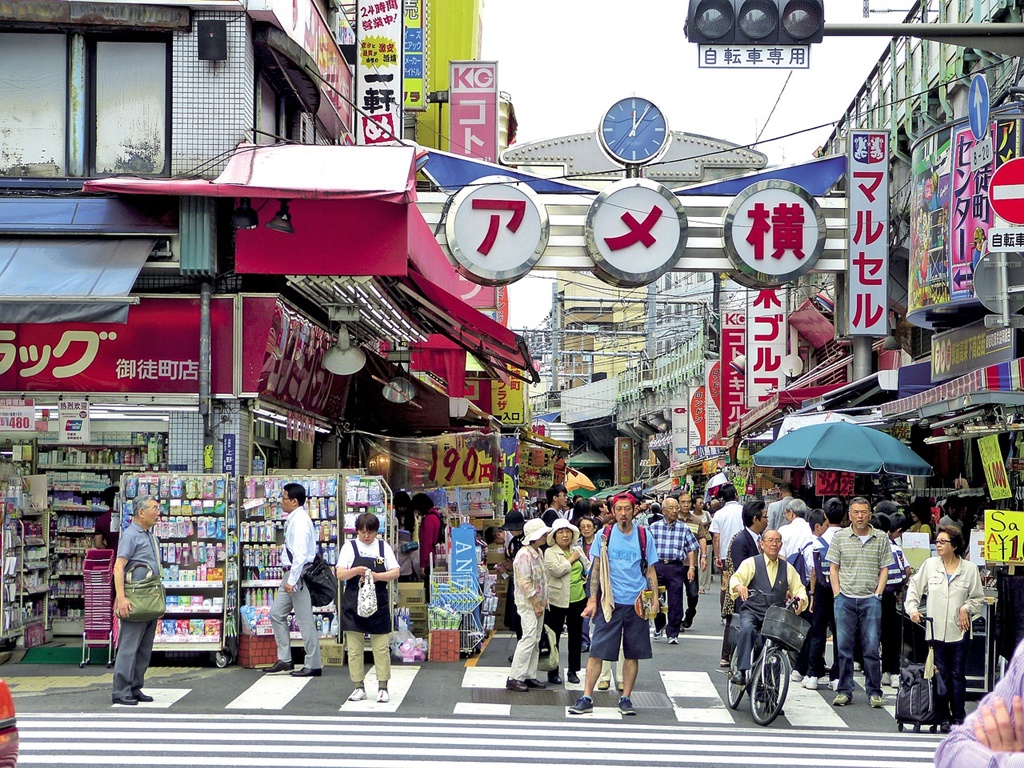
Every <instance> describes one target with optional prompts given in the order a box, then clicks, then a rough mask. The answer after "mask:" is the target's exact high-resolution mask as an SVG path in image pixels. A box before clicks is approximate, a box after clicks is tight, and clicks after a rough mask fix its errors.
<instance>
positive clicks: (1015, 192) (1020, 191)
mask: <svg viewBox="0 0 1024 768" xmlns="http://www.w3.org/2000/svg"><path fill="white" fill-rule="evenodd" d="M988 199H989V202H990V203H991V204H992V210H993V211H995V212H996V216H998V217H999V218H1001V219H1005V220H1006V221H1008V222H1010V223H1011V224H1024V158H1022V157H1017V158H1014V159H1013V160H1008V161H1007V162H1005V163H1003V164H1002V165H1000V166H999V167H998V168H996V172H995V173H993V174H992V181H990V182H989V185H988Z"/></svg>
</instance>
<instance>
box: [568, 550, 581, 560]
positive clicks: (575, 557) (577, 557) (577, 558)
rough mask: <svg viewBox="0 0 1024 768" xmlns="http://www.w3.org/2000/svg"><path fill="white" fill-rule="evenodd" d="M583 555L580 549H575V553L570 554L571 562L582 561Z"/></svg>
mask: <svg viewBox="0 0 1024 768" xmlns="http://www.w3.org/2000/svg"><path fill="white" fill-rule="evenodd" d="M581 554H582V553H581V552H580V551H579V550H578V549H573V551H572V552H570V553H569V562H570V563H575V562H576V561H577V560H579V559H580V555H581Z"/></svg>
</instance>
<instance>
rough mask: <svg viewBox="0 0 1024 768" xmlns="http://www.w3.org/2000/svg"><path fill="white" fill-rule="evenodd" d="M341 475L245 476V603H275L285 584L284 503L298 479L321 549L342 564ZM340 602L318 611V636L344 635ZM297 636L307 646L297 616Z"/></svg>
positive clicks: (294, 634) (295, 642)
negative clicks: (288, 488)
mask: <svg viewBox="0 0 1024 768" xmlns="http://www.w3.org/2000/svg"><path fill="white" fill-rule="evenodd" d="M341 478H342V473H339V472H336V471H332V472H318V471H307V472H296V471H281V472H279V473H275V474H273V475H249V476H248V477H246V478H244V479H243V481H242V483H243V503H242V506H243V509H244V513H243V516H242V517H243V519H242V522H241V530H240V540H241V547H242V583H241V586H242V596H241V602H242V604H243V605H252V606H257V607H260V606H264V607H269V606H271V605H273V602H274V596H275V594H276V592H277V589H278V587H280V586H281V578H282V577H283V576H284V570H283V567H282V565H281V552H282V550H283V548H284V523H285V518H286V516H285V513H284V509H283V508H282V507H281V492H282V489H283V488H284V486H285V485H286V484H288V483H298V484H299V485H301V486H302V487H303V488H304V489H305V490H306V504H305V507H306V511H307V512H309V516H310V519H312V521H313V528H314V531H315V537H316V541H317V549H318V551H319V552H320V556H321V557H322V558H323V559H324V560H325V561H327V562H328V563H330V564H331V565H332V566H333V565H334V564H335V563H337V561H338V534H339V529H340V526H341V518H340V516H339V510H340V508H341V498H340V494H341V493H342V491H341V490H340V489H341V488H342V485H341ZM336 603H337V601H335V603H331V604H330V605H325V606H323V607H320V608H314V609H313V614H314V618H315V619H316V621H317V634H318V635H319V636H320V638H321V639H333V638H336V637H337V636H338V633H339V626H338V622H339V620H338V615H337V611H336V609H335V605H336ZM291 640H292V645H293V646H296V647H298V646H301V645H302V635H301V634H300V633H299V631H298V627H297V626H296V625H295V623H294V617H293V618H292V627H291Z"/></svg>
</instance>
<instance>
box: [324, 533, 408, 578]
mask: <svg viewBox="0 0 1024 768" xmlns="http://www.w3.org/2000/svg"><path fill="white" fill-rule="evenodd" d="M381 541H382V539H377V541H374V542H372V543H370V544H363V542H361V541H360V540H359V539H349V540H348V541H346V542H345V546H343V547H342V548H341V551H340V552H339V553H338V565H339V566H341V567H342V568H346V569H347V568H351V567H352V563H354V562H355V559H356V553H355V552H354V551H353V550H352V542H355V545H356V547H357V548H358V549H359V554H360V555H362V556H363V557H368V558H370V559H371V560H376V559H377V558H379V557H380V543H379V542H381ZM395 568H398V558H397V557H395V551H394V550H393V549H392V548H391V545H390V544H388V543H387V542H386V541H385V542H384V570H385V571H393V570H394V569H395Z"/></svg>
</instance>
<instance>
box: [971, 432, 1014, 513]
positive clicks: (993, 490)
mask: <svg viewBox="0 0 1024 768" xmlns="http://www.w3.org/2000/svg"><path fill="white" fill-rule="evenodd" d="M978 451H979V452H980V453H981V465H982V467H983V468H984V470H985V480H986V481H988V494H989V498H990V499H992V500H993V501H996V500H998V499H1008V498H1010V497H1011V496H1012V495H1013V493H1012V492H1011V491H1010V481H1009V479H1007V477H1006V465H1005V464H1004V463H1003V452H1002V450H1001V449H1000V448H999V435H989V436H988V437H979V438H978Z"/></svg>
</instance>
